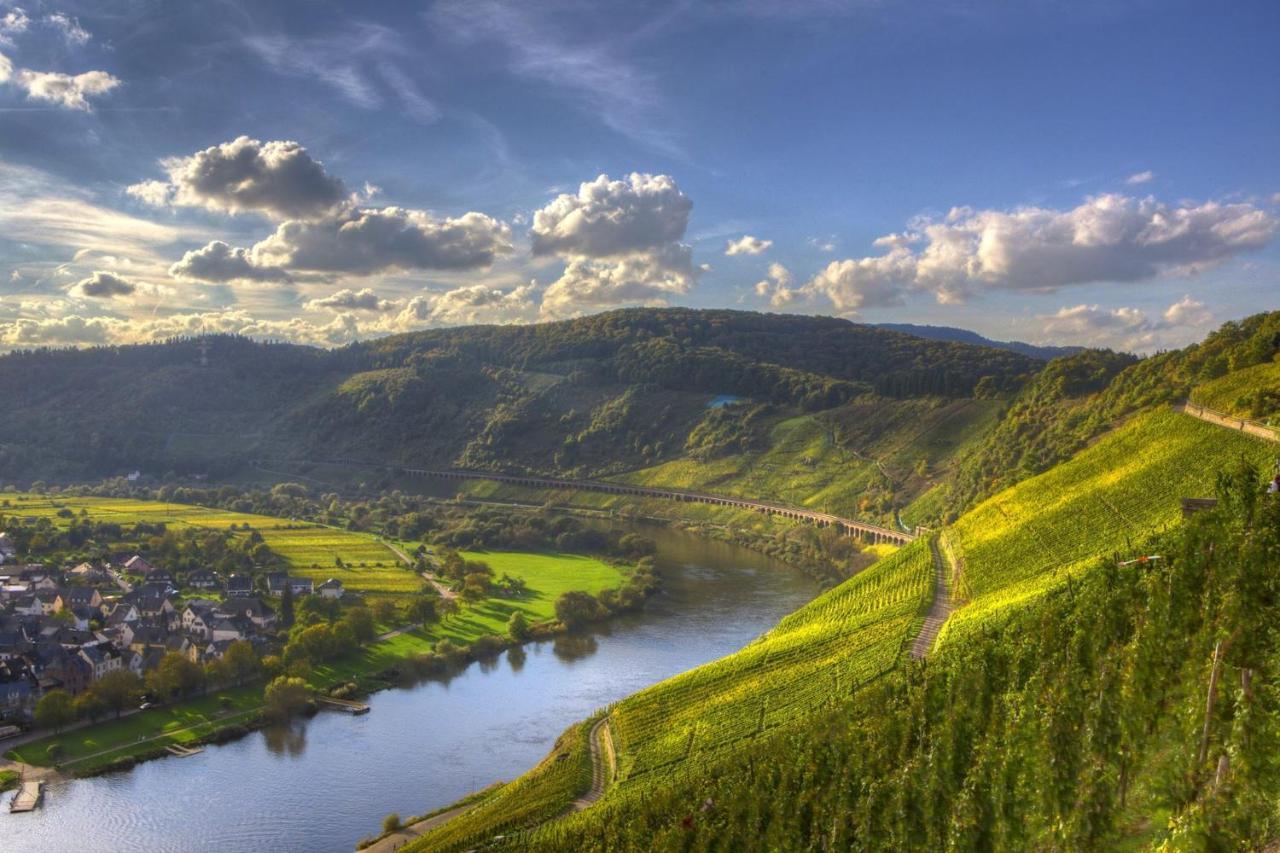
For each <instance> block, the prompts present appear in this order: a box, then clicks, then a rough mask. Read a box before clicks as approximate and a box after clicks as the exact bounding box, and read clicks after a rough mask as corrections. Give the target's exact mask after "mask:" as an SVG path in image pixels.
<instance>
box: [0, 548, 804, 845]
mask: <svg viewBox="0 0 1280 853" xmlns="http://www.w3.org/2000/svg"><path fill="white" fill-rule="evenodd" d="M626 529H628V530H631V531H633V532H636V533H640V534H642V535H645V536H649V537H651V538H652V539H653V540H654V541H655V543H656V544H657V546H658V551H657V554H656V556H655V561H656V563H657V566H658V569H659V571H660V573H661V575H662V577H663V589H662V592H661V593H659V594H658V595H656V596H653V597H652V598H650V599H649V601H648V602H647V604H646V605H645V607H644V608H643V609H642V610H641V611H638V612H636V613H631V614H626V615H622V616H618V617H616V618H614V619H612V620H610V621H609V622H607V623H603V624H601V625H598V626H596V627H594V628H593V629H591V630H590V631H589V632H586V633H583V634H579V635H576V636H573V637H569V638H561V639H559V640H557V641H550V642H541V643H533V644H531V645H525V646H523V647H521V648H519V649H510V650H508V651H507V652H505V653H503V654H501V655H499V656H497V657H496V658H493V659H491V660H488V661H485V662H484V663H482V664H480V665H475V666H469V667H467V668H465V669H464V670H460V671H458V672H457V673H455V674H453V675H451V676H450V677H449V678H448V679H447V680H446V679H426V680H418V679H417V678H415V677H407V678H406V679H405V680H404V681H403V682H401V683H399V684H397V685H396V686H395V687H394V688H393V689H390V690H382V691H379V692H378V693H376V694H374V695H373V696H372V697H371V698H370V699H369V700H368V702H369V704H370V706H371V707H372V711H371V713H369V714H365V715H362V716H358V717H352V716H349V715H346V714H339V713H322V714H317V715H316V716H315V717H313V718H310V719H299V720H295V721H293V722H291V723H290V724H288V725H272V726H268V727H266V728H264V729H262V730H260V731H258V732H255V733H254V734H253V735H252V736H249V737H242V738H239V739H237V740H234V741H232V742H230V743H227V744H225V745H221V746H211V747H207V748H205V749H204V750H203V751H202V752H200V753H199V754H198V755H195V756H191V757H188V758H182V759H180V760H172V761H148V762H145V763H142V764H139V765H138V766H137V767H135V768H134V769H133V770H132V771H130V772H129V773H108V774H103V775H99V776H96V777H95V778H89V779H77V780H74V781H70V782H64V783H56V782H55V783H51V784H50V786H49V788H48V789H47V796H46V799H45V803H44V805H43V806H42V807H41V808H40V809H37V810H36V811H35V812H33V813H31V814H27V815H14V816H10V815H8V814H0V838H3V839H4V842H3V844H0V847H3V848H4V850H5V851H6V853H43V851H46V850H49V849H59V850H61V849H76V850H80V851H84V853H112V851H114V850H118V849H119V846H120V844H121V842H122V840H124V841H127V842H128V845H129V846H132V847H134V848H137V849H144V850H155V851H157V853H205V851H208V853H217V851H225V850H351V849H353V848H354V847H355V845H356V844H357V843H358V842H359V841H360V840H361V839H362V838H366V837H368V836H370V835H377V834H379V833H380V831H381V828H380V824H381V822H382V819H383V817H384V816H385V815H386V814H387V813H388V812H398V813H399V814H400V815H403V816H405V818H406V819H405V821H404V822H405V823H409V822H410V820H409V816H410V815H428V814H430V813H432V812H436V811H438V810H440V809H445V808H448V807H450V806H452V805H455V804H457V803H458V802H459V800H461V799H462V798H464V797H466V796H467V795H468V794H470V793H473V792H476V791H480V790H482V789H484V788H486V787H487V786H488V785H490V784H491V783H492V782H493V781H494V780H498V779H514V778H517V777H518V776H520V775H521V774H523V773H525V772H526V771H527V770H528V769H529V768H530V767H532V766H534V765H536V764H538V763H539V762H540V761H542V760H543V759H544V758H546V757H547V753H548V750H550V749H551V748H552V747H553V745H554V743H555V741H556V740H557V739H558V738H559V737H560V736H561V735H562V734H563V733H564V731H565V729H566V728H567V727H569V726H571V725H573V724H575V723H576V722H578V721H580V720H583V719H587V718H589V717H591V716H592V715H593V714H594V713H595V712H597V711H598V710H599V709H601V708H606V707H608V706H610V705H611V704H613V703H614V702H617V701H619V700H620V699H622V698H624V697H626V696H629V695H631V694H634V693H636V692H638V691H641V690H644V689H645V688H647V687H649V686H651V685H653V684H655V683H658V682H660V681H663V680H665V679H667V678H670V677H671V676H673V675H676V674H678V673H681V672H686V671H688V670H690V669H693V668H696V667H698V666H700V665H702V664H704V663H707V662H709V661H713V660H716V659H718V658H721V657H723V656H724V655H726V654H728V653H730V652H732V651H735V650H737V649H739V648H742V647H743V646H744V645H746V644H748V643H750V642H752V641H753V640H754V639H755V638H757V637H758V636H759V635H760V634H761V633H762V632H764V631H766V630H768V629H770V628H772V627H773V626H774V625H776V623H777V621H778V619H779V618H781V617H782V616H784V615H785V614H787V613H790V612H792V611H793V610H795V609H796V608H797V607H799V606H801V605H802V604H803V603H804V602H806V601H808V600H810V599H811V598H812V597H813V595H814V594H815V592H816V585H815V584H813V582H812V581H811V580H809V579H808V578H806V577H804V576H803V575H801V574H799V573H798V572H795V571H793V570H791V569H789V568H788V567H787V566H785V565H782V564H779V563H777V562H776V561H772V560H767V559H765V558H763V557H761V556H760V555H758V554H756V553H755V552H752V551H746V550H743V549H740V548H735V547H733V546H730V545H727V544H723V543H720V542H715V541H710V540H707V539H704V538H702V537H696V536H693V535H689V534H685V533H683V532H681V531H678V530H674V529H671V530H665V529H663V530H658V529H653V528H649V527H647V526H645V527H640V526H635V527H629V528H626ZM571 760H572V759H566V761H571ZM585 767H586V774H587V775H586V776H584V778H585V779H586V781H580V782H579V783H578V784H577V785H575V786H574V788H573V790H575V791H580V790H582V789H583V788H585V787H586V785H587V784H589V773H590V764H589V759H588V762H587V764H586V765H585Z"/></svg>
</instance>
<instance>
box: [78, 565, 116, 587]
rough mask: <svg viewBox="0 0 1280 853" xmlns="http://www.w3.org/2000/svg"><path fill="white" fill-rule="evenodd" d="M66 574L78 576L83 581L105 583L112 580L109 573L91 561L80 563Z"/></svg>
mask: <svg viewBox="0 0 1280 853" xmlns="http://www.w3.org/2000/svg"><path fill="white" fill-rule="evenodd" d="M67 574H69V575H72V576H73V577H76V578H79V579H80V580H82V581H84V582H85V583H106V582H108V581H110V580H112V577H111V573H110V572H108V571H107V570H106V569H104V568H102V567H101V566H95V565H93V564H92V563H81V564H80V565H78V566H76V567H75V568H73V569H71V571H69V572H67Z"/></svg>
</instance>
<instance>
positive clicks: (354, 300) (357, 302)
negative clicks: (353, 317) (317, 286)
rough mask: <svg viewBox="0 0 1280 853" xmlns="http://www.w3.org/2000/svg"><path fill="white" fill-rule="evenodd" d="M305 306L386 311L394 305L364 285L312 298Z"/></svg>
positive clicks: (343, 309)
mask: <svg viewBox="0 0 1280 853" xmlns="http://www.w3.org/2000/svg"><path fill="white" fill-rule="evenodd" d="M307 307H308V308H311V309H316V308H327V309H328V310H330V311H388V310H390V309H392V308H394V307H395V303H394V302H392V301H391V300H387V299H382V298H380V297H379V296H378V294H376V293H374V292H373V290H371V289H370V288H367V287H365V288H361V289H360V290H351V289H349V288H344V289H343V290H339V291H337V292H335V293H331V294H329V295H328V296H323V297H321V298H319V299H312V300H311V301H309V302H308V303H307Z"/></svg>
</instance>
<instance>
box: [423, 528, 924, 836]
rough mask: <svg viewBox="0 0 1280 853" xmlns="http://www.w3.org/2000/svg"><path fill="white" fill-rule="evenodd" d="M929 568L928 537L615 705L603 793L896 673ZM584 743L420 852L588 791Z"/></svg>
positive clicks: (682, 768)
mask: <svg viewBox="0 0 1280 853" xmlns="http://www.w3.org/2000/svg"><path fill="white" fill-rule="evenodd" d="M933 570H934V568H933V562H932V559H931V557H930V552H929V545H928V542H927V541H926V540H924V539H920V540H917V541H915V542H913V543H912V544H910V545H908V546H907V547H905V548H903V549H901V550H900V551H898V552H896V553H895V554H894V555H893V556H891V557H888V558H886V559H884V560H881V561H880V562H879V563H877V564H875V565H874V566H873V567H872V568H870V569H868V570H866V571H865V572H863V573H861V574H859V575H857V576H856V577H854V578H852V579H850V580H848V581H846V582H845V583H844V584H842V585H841V586H839V587H837V588H836V589H833V590H831V591H829V592H827V593H825V594H824V595H822V596H819V597H818V598H816V599H814V600H813V601H812V602H810V603H809V604H807V605H806V606H804V607H802V608H801V609H800V610H798V611H796V612H795V613H793V614H791V615H790V616H788V617H787V618H786V619H784V620H782V622H780V623H779V624H778V627H777V628H775V629H774V630H772V631H770V632H769V633H767V634H765V635H764V636H763V637H761V638H760V639H759V640H757V641H756V642H755V643H752V644H751V645H749V646H747V647H746V648H744V649H743V650H741V651H740V652H737V653H735V654H733V655H730V656H729V657H727V658H724V659H723V660H720V661H717V662H715V663H712V664H708V665H707V666H703V667H699V668H698V669H695V670H692V671H690V672H687V673H685V674H683V675H680V676H677V677H676V678H673V679H670V680H668V681H664V682H662V683H660V684H657V685H655V686H653V687H651V688H649V689H647V690H644V691H642V692H640V693H637V694H635V695H634V696H631V697H629V698H627V699H625V700H623V701H622V702H619V703H618V704H617V705H616V706H614V707H613V709H612V710H611V713H610V727H611V730H612V733H613V740H614V744H615V747H616V751H617V767H618V771H617V776H616V779H615V784H613V785H611V786H610V788H609V789H608V791H607V792H606V793H605V797H604V798H605V799H608V798H610V797H613V796H616V795H618V794H619V793H620V792H633V793H635V794H636V795H641V793H640V792H642V791H644V790H646V789H647V786H649V785H654V784H657V785H661V784H664V783H665V781H666V780H668V779H670V778H671V777H673V776H679V775H682V774H687V773H691V772H696V770H697V768H698V767H700V766H701V765H702V764H703V763H704V762H706V761H709V760H711V759H712V758H713V757H718V756H725V755H730V754H737V753H740V752H743V751H745V750H749V749H750V748H751V744H752V743H753V742H754V741H755V740H756V739H757V738H759V737H760V736H762V735H765V734H767V733H769V732H772V731H774V730H776V729H778V728H780V727H783V726H785V725H788V724H790V723H793V722H795V721H797V720H800V719H803V718H804V717H806V716H808V715H811V714H813V713H815V712H817V711H818V710H820V709H822V708H828V707H834V706H835V705H836V704H838V703H839V702H841V701H843V700H844V699H846V698H847V697H849V696H850V695H852V693H853V692H854V691H855V690H856V689H857V688H859V687H861V686H863V685H865V684H867V683H868V682H870V681H872V680H874V679H875V678H877V677H878V676H880V675H882V674H883V673H885V672H887V671H889V670H890V669H892V668H893V667H894V666H895V665H897V663H898V662H899V661H900V660H901V659H902V658H903V657H904V656H905V654H906V648H907V645H908V643H909V641H910V639H911V637H913V636H914V634H915V631H916V629H917V628H918V626H919V625H920V624H921V622H922V620H923V617H924V612H925V610H926V609H927V608H928V605H929V601H930V591H931V589H932V581H933ZM572 731H575V732H576V731H578V729H574V730H572ZM566 737H570V736H568V735H567V736H566ZM578 738H579V736H578V735H574V736H573V737H570V740H571V741H575V742H577V741H578ZM583 749H585V747H582V746H580V748H579V750H578V751H576V752H569V751H566V752H565V756H566V757H565V759H564V760H562V761H559V762H544V763H543V764H542V765H540V766H539V767H537V768H535V769H533V770H532V771H530V772H529V773H528V774H526V775H525V776H524V777H522V778H520V779H518V780H516V781H515V782H512V783H511V784H510V785H508V786H504V787H503V788H499V789H497V790H496V791H495V792H494V793H493V794H492V795H491V798H490V799H487V800H486V801H484V802H482V803H481V804H480V805H478V806H477V807H476V808H475V809H473V810H472V811H470V812H468V813H467V814H465V815H462V816H460V817H458V818H456V819H454V820H453V821H450V822H449V823H447V824H445V825H444V826H442V827H440V828H438V829H436V830H433V831H432V832H430V833H428V834H427V835H424V836H423V837H422V839H421V840H420V841H419V842H418V845H417V846H416V847H415V849H436V848H446V849H453V848H461V847H467V846H469V845H472V844H474V843H476V842H478V841H481V840H483V839H485V838H488V837H490V836H492V835H493V834H495V833H497V832H500V831H510V830H512V829H515V828H519V827H521V826H532V825H535V824H537V823H538V822H539V821H542V820H548V819H550V818H552V817H555V816H557V815H558V814H560V813H561V812H562V811H563V810H564V809H565V808H567V807H568V805H569V803H571V802H572V799H573V797H575V796H576V795H577V794H578V793H581V790H585V786H583V787H582V788H580V789H579V790H576V791H575V790H573V789H571V788H567V787H565V785H564V778H565V776H564V773H563V772H562V767H563V766H564V765H567V764H572V765H573V766H580V765H582V764H584V763H586V766H589V757H587V756H586V753H585V752H583V751H582V750H583ZM516 792H520V795H519V797H516V796H515V793H516ZM529 801H533V802H537V803H541V804H542V807H540V808H538V809H536V810H532V811H531V810H528V809H524V808H521V809H520V810H519V816H520V817H519V819H513V818H512V816H511V815H512V809H513V808H514V807H515V806H516V805H517V804H522V803H526V802H529Z"/></svg>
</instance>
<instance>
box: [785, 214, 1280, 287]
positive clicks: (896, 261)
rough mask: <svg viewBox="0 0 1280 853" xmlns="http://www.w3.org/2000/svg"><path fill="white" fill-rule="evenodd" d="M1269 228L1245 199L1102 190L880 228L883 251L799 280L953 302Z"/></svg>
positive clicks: (1192, 257) (1225, 247)
mask: <svg viewBox="0 0 1280 853" xmlns="http://www.w3.org/2000/svg"><path fill="white" fill-rule="evenodd" d="M1276 230H1277V219H1276V218H1275V217H1274V216H1273V215H1271V214H1270V213H1268V212H1267V211H1265V210H1262V209H1260V208H1258V207H1256V206H1254V205H1253V204H1250V203H1244V202H1241V203H1223V202H1216V201H1207V202H1204V203H1201V204H1194V203H1188V202H1184V203H1179V204H1175V205H1170V204H1165V203H1162V202H1159V201H1157V200H1156V199H1154V198H1149V197H1148V198H1142V199H1137V198H1131V197H1128V196H1123V195H1115V194H1108V195H1100V196H1095V197H1092V198H1089V199H1086V200H1085V201H1084V202H1083V203H1082V204H1080V205H1079V206H1077V207H1074V208H1071V209H1068V210H1055V209H1050V208H1043V207H1024V208H1018V209H1015V210H1012V211H1004V210H974V209H972V208H967V207H963V208H956V209H953V210H952V211H951V212H950V213H949V214H947V216H946V217H944V218H942V219H924V220H921V221H919V222H917V223H914V224H913V226H912V227H911V228H909V229H908V230H907V231H906V232H904V233H902V234H891V235H887V236H886V237H882V238H880V239H879V240H877V241H876V243H877V245H878V246H879V247H881V248H883V249H884V250H885V251H884V252H883V253H882V254H880V255H872V256H868V257H863V258H851V259H846V260H842V261H837V262H835V263H833V264H831V265H830V266H828V267H827V268H826V270H824V271H823V272H822V273H820V274H819V276H817V277H815V279H814V280H813V281H811V282H810V283H809V284H808V285H806V289H807V291H808V292H809V293H811V294H813V295H822V296H826V297H829V298H830V300H831V301H832V303H833V304H834V305H835V307H836V308H837V310H839V311H856V310H858V309H859V308H861V307H870V306H873V305H894V304H898V303H899V301H900V300H901V298H902V296H903V294H904V293H906V292H908V291H921V292H928V293H932V294H934V296H935V297H936V298H937V300H938V301H939V302H942V303H956V302H963V301H965V300H966V299H968V298H970V297H971V296H973V295H975V294H980V293H983V292H989V291H998V290H1014V291H1024V292H1033V293H1034V292H1039V293H1048V292H1053V291H1055V290H1058V289H1060V288H1064V287H1069V286H1072V285H1078V284H1087V283H1094V282H1137V281H1145V280H1150V279H1155V278H1157V277H1160V276H1163V275H1170V274H1186V273H1191V272H1196V271H1199V270H1201V269H1204V268H1207V267H1210V266H1213V265H1215V264H1219V263H1222V262H1224V261H1227V260H1229V259H1231V258H1234V257H1236V256H1237V255H1240V254H1242V253H1245V252H1249V251H1253V250H1256V249H1260V248H1262V247H1263V246H1265V245H1267V244H1268V243H1269V242H1271V240H1272V238H1273V237H1274V236H1275V233H1276Z"/></svg>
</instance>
